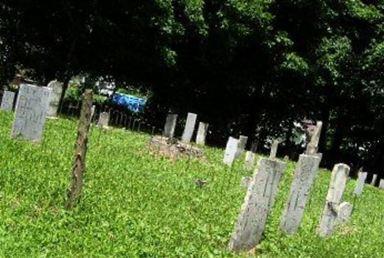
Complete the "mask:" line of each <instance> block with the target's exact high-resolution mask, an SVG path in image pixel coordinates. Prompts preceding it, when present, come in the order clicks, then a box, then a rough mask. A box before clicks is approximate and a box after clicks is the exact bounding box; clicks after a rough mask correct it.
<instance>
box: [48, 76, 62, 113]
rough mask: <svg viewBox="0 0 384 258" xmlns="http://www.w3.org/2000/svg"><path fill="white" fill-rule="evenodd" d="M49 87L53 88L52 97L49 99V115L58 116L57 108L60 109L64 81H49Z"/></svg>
mask: <svg viewBox="0 0 384 258" xmlns="http://www.w3.org/2000/svg"><path fill="white" fill-rule="evenodd" d="M48 88H51V89H52V93H51V99H50V101H49V108H48V113H47V115H48V116H49V117H56V116H57V110H58V109H59V103H60V98H61V93H62V92H63V83H62V82H59V81H51V82H50V83H48Z"/></svg>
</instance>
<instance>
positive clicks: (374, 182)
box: [371, 174, 377, 185]
mask: <svg viewBox="0 0 384 258" xmlns="http://www.w3.org/2000/svg"><path fill="white" fill-rule="evenodd" d="M376 180H377V174H374V175H373V177H372V181H371V185H376Z"/></svg>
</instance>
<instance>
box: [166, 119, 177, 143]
mask: <svg viewBox="0 0 384 258" xmlns="http://www.w3.org/2000/svg"><path fill="white" fill-rule="evenodd" d="M176 121H177V114H168V115H167V119H166V120H165V125H164V131H163V136H165V137H168V138H173V136H174V134H175V128H176Z"/></svg>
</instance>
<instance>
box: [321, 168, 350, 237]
mask: <svg viewBox="0 0 384 258" xmlns="http://www.w3.org/2000/svg"><path fill="white" fill-rule="evenodd" d="M349 170H350V169H349V167H348V166H347V165H345V164H336V165H335V166H334V167H333V170H332V176H331V181H330V184H329V189H328V194H327V199H326V203H325V207H324V210H323V213H322V217H321V220H320V226H319V229H318V232H319V235H320V236H321V237H326V236H329V235H331V234H332V232H333V230H334V228H335V227H336V226H337V225H338V224H341V223H344V222H345V221H347V220H348V218H349V217H350V215H351V213H352V205H351V204H349V203H347V202H343V203H341V201H342V198H343V193H344V190H345V187H346V184H347V181H348V174H349Z"/></svg>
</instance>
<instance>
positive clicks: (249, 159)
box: [244, 151, 256, 171]
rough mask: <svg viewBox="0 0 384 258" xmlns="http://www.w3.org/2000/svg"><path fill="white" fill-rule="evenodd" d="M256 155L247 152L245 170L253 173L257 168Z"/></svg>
mask: <svg viewBox="0 0 384 258" xmlns="http://www.w3.org/2000/svg"><path fill="white" fill-rule="evenodd" d="M255 157H256V155H255V153H253V152H252V151H247V152H245V160H244V168H245V169H246V170H248V171H251V170H253V169H254V167H255Z"/></svg>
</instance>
